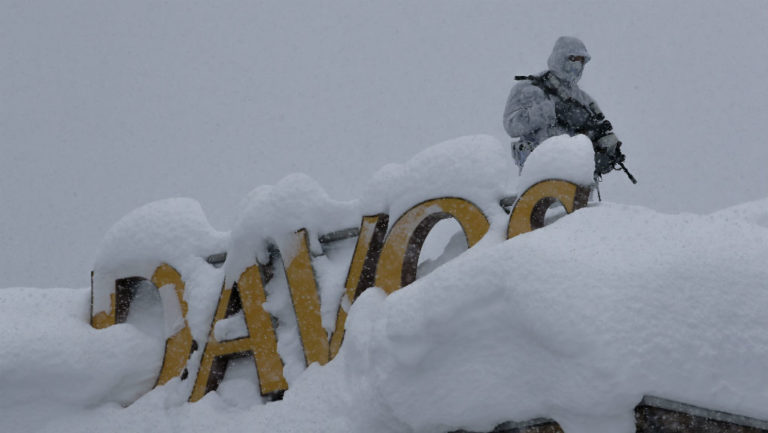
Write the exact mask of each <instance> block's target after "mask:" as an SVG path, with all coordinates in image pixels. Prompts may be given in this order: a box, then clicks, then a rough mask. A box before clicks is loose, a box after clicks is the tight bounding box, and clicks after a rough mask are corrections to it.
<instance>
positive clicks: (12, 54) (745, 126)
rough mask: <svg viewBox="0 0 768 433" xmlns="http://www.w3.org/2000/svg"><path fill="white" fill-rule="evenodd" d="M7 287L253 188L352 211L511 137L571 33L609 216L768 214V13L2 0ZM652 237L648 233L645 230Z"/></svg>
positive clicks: (229, 210) (65, 280)
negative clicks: (520, 91)
mask: <svg viewBox="0 0 768 433" xmlns="http://www.w3.org/2000/svg"><path fill="white" fill-rule="evenodd" d="M0 8H1V10H2V13H0V78H1V79H0V151H1V152H0V287H12V286H34V287H54V286H55V287H84V286H87V285H88V284H89V272H90V270H91V267H92V264H93V259H94V255H95V253H96V249H97V247H98V245H99V242H100V240H101V238H102V237H103V235H104V233H105V232H106V231H107V230H108V229H109V227H110V226H111V225H112V224H114V222H116V221H117V220H118V219H119V218H120V217H122V216H123V215H125V214H126V213H128V212H130V211H131V210H132V209H135V208H136V207H138V206H141V205H143V204H145V203H147V202H150V201H153V200H157V199H162V198H168V197H191V198H194V199H196V200H198V201H199V202H200V203H201V204H202V206H203V208H204V209H205V211H206V214H207V215H208V218H209V219H210V222H211V223H212V224H213V225H214V226H215V227H216V228H218V229H220V230H228V229H229V228H230V227H231V225H232V223H233V220H234V217H235V213H236V208H237V204H238V202H239V201H240V200H241V199H242V198H243V197H244V196H245V195H246V194H247V193H248V192H249V191H250V190H251V189H253V188H254V187H256V186H258V185H262V184H274V183H276V182H277V181H278V180H279V179H281V178H282V177H284V176H286V175H288V174H290V173H294V172H302V173H306V174H308V175H309V176H311V177H312V178H314V179H316V180H317V181H318V182H319V183H320V184H321V185H323V187H324V188H325V189H326V190H327V191H328V193H329V194H330V195H331V196H332V197H334V198H337V199H352V198H356V197H358V196H359V194H361V193H362V186H363V184H364V183H365V182H366V179H367V177H368V176H370V174H371V173H372V172H374V171H376V170H377V169H379V168H380V167H381V166H383V165H385V164H387V163H390V162H402V161H405V160H407V159H408V158H409V157H411V156H413V155H414V154H415V153H417V152H419V151H421V150H423V149H425V148H426V147H428V146H430V145H432V144H435V143H438V142H441V141H444V140H447V139H451V138H454V137H458V136H462V135H470V134H490V135H493V136H495V137H497V138H498V139H499V140H502V141H503V142H504V143H506V142H508V138H507V137H506V135H505V133H504V131H503V128H502V125H501V115H502V111H503V109H504V103H505V101H506V97H507V94H508V91H509V88H510V87H511V86H512V85H513V84H514V80H513V77H514V75H520V74H531V73H537V72H540V71H542V70H544V69H545V67H546V59H547V57H548V55H549V52H550V50H551V48H552V45H553V43H554V41H555V40H556V39H557V37H558V36H560V35H572V36H577V37H579V38H581V39H582V40H583V41H584V43H585V44H586V46H587V48H588V50H589V51H590V53H591V55H592V61H591V62H590V63H589V64H588V65H587V67H586V70H585V72H584V77H583V79H582V81H581V86H582V88H583V89H584V90H586V91H587V92H588V93H590V94H591V95H592V96H593V97H594V98H595V99H596V100H597V101H598V102H599V103H600V106H601V108H602V109H603V111H604V112H605V113H606V115H607V117H608V118H609V119H610V121H611V122H612V123H613V125H614V128H615V131H616V133H617V135H618V136H619V138H620V139H621V140H622V141H623V142H624V146H623V150H624V152H625V153H626V154H627V166H628V168H629V169H630V170H631V171H632V172H633V174H634V175H635V176H636V177H637V179H638V180H639V183H638V184H637V185H632V184H631V183H630V182H629V180H628V179H627V178H626V177H625V176H624V175H623V174H622V173H620V172H616V173H613V174H611V175H609V176H606V179H605V182H603V184H602V185H601V191H602V196H603V199H604V200H608V201H612V202H619V203H627V204H634V205H640V206H645V207H649V208H652V209H656V210H660V211H663V212H669V213H680V212H694V213H707V212H711V211H714V210H717V209H721V208H724V207H728V206H731V205H734V204H738V203H743V202H746V201H751V200H755V199H760V198H765V197H768V170H766V169H765V167H766V162H768V149H766V145H767V144H768V143H766V140H765V134H764V132H763V129H764V125H765V124H766V121H768V108H766V101H767V100H768V80H766V78H765V77H766V76H768V55H766V50H765V41H766V40H768V26H767V25H766V22H768V8H767V7H766V6H765V3H764V2H761V1H751V2H747V1H734V2H723V1H718V2H713V1H706V2H704V1H693V0H688V1H677V2H663V1H635V2H624V1H622V2H611V1H590V2H580V3H578V4H577V3H576V2H565V1H536V2H534V1H528V2H521V1H477V2H470V1H437V0H429V1H421V2H394V1H365V2H364V1H354V2H353V1H333V2H330V1H329V2H316V1H291V2H284V1H260V2H244V1H243V2H238V1H224V2H215V3H213V2H202V1H194V2H193V1H180V0H174V1H167V2H160V1H154V2H149V1H131V2H121V3H118V2H101V1H96V0H85V1H71V0H62V1H37V2H30V1H12V0H0ZM642 229H643V228H642V227H639V228H638V230H642Z"/></svg>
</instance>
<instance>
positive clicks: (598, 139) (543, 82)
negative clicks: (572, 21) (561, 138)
mask: <svg viewBox="0 0 768 433" xmlns="http://www.w3.org/2000/svg"><path fill="white" fill-rule="evenodd" d="M515 80H518V81H520V80H528V81H530V82H531V84H533V85H534V86H536V87H538V88H540V89H541V90H542V91H543V92H544V93H545V94H547V95H550V96H554V97H555V98H557V99H558V100H560V101H561V102H562V103H563V105H564V106H565V107H566V108H565V111H568V112H574V113H580V114H581V116H579V117H580V118H581V119H586V120H585V121H584V122H583V123H580V124H573V122H572V121H571V119H570V118H571V117H573V116H561V115H558V116H557V122H558V126H561V127H563V128H564V129H566V130H570V131H574V132H576V133H578V134H584V135H586V136H587V137H589V139H590V140H592V147H593V149H594V151H595V181H596V182H599V181H600V180H601V179H602V175H603V174H607V173H610V172H611V170H623V171H624V173H626V175H627V177H629V180H630V181H631V182H632V183H633V184H635V183H637V179H635V177H634V176H632V173H630V172H629V170H628V169H627V167H626V166H625V165H624V161H625V159H626V156H625V155H624V154H623V153H621V141H619V139H618V138H617V137H616V134H615V133H614V132H613V125H611V122H609V121H608V120H607V119H606V118H605V115H603V113H602V111H600V109H599V108H598V107H597V105H596V104H595V103H594V102H593V103H590V104H589V106H586V105H584V104H582V103H581V102H579V101H577V100H576V99H574V98H572V97H571V96H570V95H568V94H566V92H565V90H564V89H563V88H562V86H561V84H560V80H559V79H558V78H557V77H556V76H555V74H553V73H552V72H551V71H548V72H546V73H544V74H543V75H517V76H515Z"/></svg>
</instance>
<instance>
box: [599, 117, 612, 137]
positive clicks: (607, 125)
mask: <svg viewBox="0 0 768 433" xmlns="http://www.w3.org/2000/svg"><path fill="white" fill-rule="evenodd" d="M612 130H613V125H611V122H609V121H607V120H603V121H602V122H600V123H598V124H597V125H596V126H595V135H596V136H598V137H602V136H603V135H605V134H607V133H609V132H611V131H612Z"/></svg>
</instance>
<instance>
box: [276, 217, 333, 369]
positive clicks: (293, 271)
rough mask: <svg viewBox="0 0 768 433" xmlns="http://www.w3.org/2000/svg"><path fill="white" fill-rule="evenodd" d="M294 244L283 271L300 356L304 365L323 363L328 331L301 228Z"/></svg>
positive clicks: (325, 358)
mask: <svg viewBox="0 0 768 433" xmlns="http://www.w3.org/2000/svg"><path fill="white" fill-rule="evenodd" d="M295 248H296V250H295V251H293V252H294V253H295V255H294V256H293V257H289V258H287V260H286V261H287V262H288V263H287V265H286V268H285V275H286V277H287V280H288V287H289V289H290V292H291V301H292V302H293V309H294V312H295V313H296V321H297V323H298V325H299V335H300V336H301V343H302V345H303V346H304V359H305V360H306V363H307V365H309V364H312V363H313V362H317V363H319V364H320V365H323V364H325V363H327V362H328V334H327V333H326V332H325V329H324V328H323V320H322V316H321V314H320V297H319V294H318V290H317V282H316V281H315V272H314V270H313V269H312V259H311V257H310V255H309V242H308V239H307V231H306V230H305V229H301V230H299V231H297V232H296V238H295Z"/></svg>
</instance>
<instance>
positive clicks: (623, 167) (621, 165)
mask: <svg viewBox="0 0 768 433" xmlns="http://www.w3.org/2000/svg"><path fill="white" fill-rule="evenodd" d="M619 167H621V169H622V170H624V173H627V176H628V177H629V180H631V181H632V183H635V184H636V183H637V179H635V176H632V173H630V172H629V170H627V167H626V166H624V163H623V162H620V163H619Z"/></svg>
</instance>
